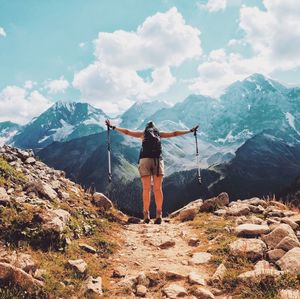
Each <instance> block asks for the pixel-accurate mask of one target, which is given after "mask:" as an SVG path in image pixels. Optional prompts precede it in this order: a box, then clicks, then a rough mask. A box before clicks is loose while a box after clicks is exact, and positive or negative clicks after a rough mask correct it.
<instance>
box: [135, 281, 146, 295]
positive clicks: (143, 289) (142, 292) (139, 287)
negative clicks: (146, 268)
mask: <svg viewBox="0 0 300 299" xmlns="http://www.w3.org/2000/svg"><path fill="white" fill-rule="evenodd" d="M146 294H147V288H146V287H145V286H144V285H141V284H138V285H137V286H136V295H137V296H139V297H145V296H146Z"/></svg>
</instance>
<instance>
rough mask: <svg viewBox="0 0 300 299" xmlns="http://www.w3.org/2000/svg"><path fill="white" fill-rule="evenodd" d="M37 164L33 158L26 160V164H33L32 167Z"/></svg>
mask: <svg viewBox="0 0 300 299" xmlns="http://www.w3.org/2000/svg"><path fill="white" fill-rule="evenodd" d="M35 162H36V160H35V159H34V158H33V157H29V158H27V159H26V160H25V163H26V164H31V165H33V164H35Z"/></svg>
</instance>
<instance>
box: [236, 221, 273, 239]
mask: <svg viewBox="0 0 300 299" xmlns="http://www.w3.org/2000/svg"><path fill="white" fill-rule="evenodd" d="M235 232H236V234H237V235H238V236H240V237H255V236H260V235H262V234H267V233H269V232H270V228H269V226H268V225H260V224H251V223H246V224H241V225H239V226H237V227H236V228H235Z"/></svg>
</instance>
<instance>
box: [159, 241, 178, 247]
mask: <svg viewBox="0 0 300 299" xmlns="http://www.w3.org/2000/svg"><path fill="white" fill-rule="evenodd" d="M174 246H175V241H174V240H167V241H164V242H162V243H161V244H160V245H158V247H159V248H160V249H168V248H171V247H174Z"/></svg>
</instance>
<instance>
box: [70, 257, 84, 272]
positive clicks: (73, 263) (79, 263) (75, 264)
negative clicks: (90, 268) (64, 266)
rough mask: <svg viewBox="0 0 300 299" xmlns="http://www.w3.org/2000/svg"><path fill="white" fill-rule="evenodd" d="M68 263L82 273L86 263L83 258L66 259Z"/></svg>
mask: <svg viewBox="0 0 300 299" xmlns="http://www.w3.org/2000/svg"><path fill="white" fill-rule="evenodd" d="M68 264H69V265H70V266H71V267H72V268H74V269H75V270H76V271H78V272H80V273H84V272H85V271H86V270H87V263H86V262H85V261H84V260H83V259H78V260H68Z"/></svg>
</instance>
